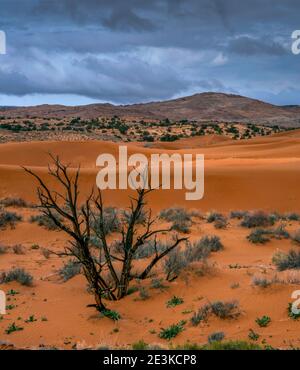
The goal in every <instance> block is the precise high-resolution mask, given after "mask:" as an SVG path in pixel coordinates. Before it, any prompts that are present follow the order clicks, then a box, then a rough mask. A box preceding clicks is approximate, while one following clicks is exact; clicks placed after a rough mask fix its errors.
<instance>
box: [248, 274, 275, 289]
mask: <svg viewBox="0 0 300 370" xmlns="http://www.w3.org/2000/svg"><path fill="white" fill-rule="evenodd" d="M272 283H273V280H269V279H267V278H265V277H259V276H254V277H253V279H252V285H254V286H258V287H261V288H267V287H269V286H270V285H272Z"/></svg>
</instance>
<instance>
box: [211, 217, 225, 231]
mask: <svg viewBox="0 0 300 370" xmlns="http://www.w3.org/2000/svg"><path fill="white" fill-rule="evenodd" d="M214 226H215V228H216V229H218V230H219V229H226V227H227V219H226V218H225V217H223V218H218V219H217V220H216V221H215V223H214Z"/></svg>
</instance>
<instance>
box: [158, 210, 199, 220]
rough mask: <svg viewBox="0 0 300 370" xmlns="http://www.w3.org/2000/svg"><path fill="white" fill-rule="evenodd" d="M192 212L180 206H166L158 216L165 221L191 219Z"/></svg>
mask: <svg viewBox="0 0 300 370" xmlns="http://www.w3.org/2000/svg"><path fill="white" fill-rule="evenodd" d="M191 217H192V214H191V213H190V212H188V211H187V210H186V209H184V208H181V207H173V208H167V209H164V210H162V211H161V212H160V214H159V218H161V219H163V220H165V221H167V222H178V221H191Z"/></svg>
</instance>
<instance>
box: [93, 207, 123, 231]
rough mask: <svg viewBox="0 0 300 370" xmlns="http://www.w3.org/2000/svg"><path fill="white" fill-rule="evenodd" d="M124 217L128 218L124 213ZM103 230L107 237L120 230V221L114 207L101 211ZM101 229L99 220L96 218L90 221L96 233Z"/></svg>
mask: <svg viewBox="0 0 300 370" xmlns="http://www.w3.org/2000/svg"><path fill="white" fill-rule="evenodd" d="M124 217H129V216H128V215H127V214H126V213H124ZM103 224H104V225H103V230H104V232H105V234H106V235H109V234H111V233H113V232H117V231H120V230H121V221H120V215H119V212H118V210H117V209H116V208H114V207H107V208H104V210H103ZM100 227H101V219H100V217H99V218H96V219H94V220H93V221H92V228H93V229H94V230H95V231H96V232H98V231H99V229H100Z"/></svg>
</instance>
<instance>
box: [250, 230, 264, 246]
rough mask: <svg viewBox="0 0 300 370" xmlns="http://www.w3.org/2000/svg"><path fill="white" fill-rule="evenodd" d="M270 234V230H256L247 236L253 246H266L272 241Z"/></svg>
mask: <svg viewBox="0 0 300 370" xmlns="http://www.w3.org/2000/svg"><path fill="white" fill-rule="evenodd" d="M269 234H270V232H269V230H265V229H256V230H253V231H251V233H250V234H249V235H248V236H247V239H248V240H249V242H251V243H253V244H265V243H267V242H269V241H270V237H269Z"/></svg>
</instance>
